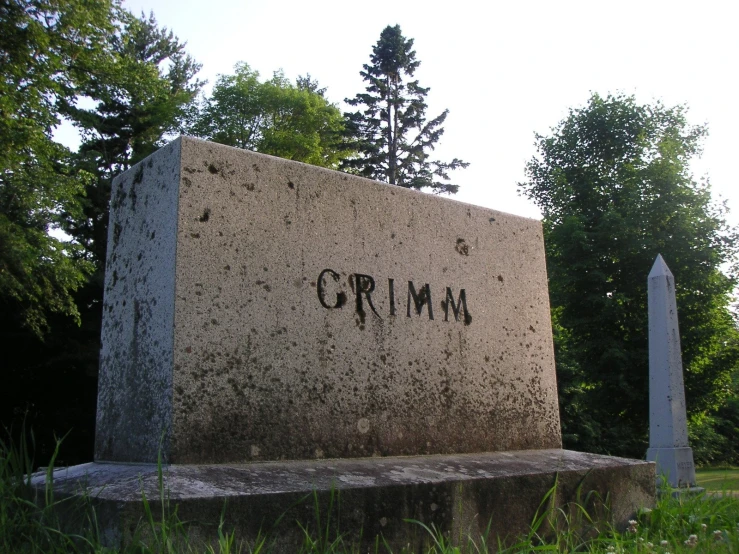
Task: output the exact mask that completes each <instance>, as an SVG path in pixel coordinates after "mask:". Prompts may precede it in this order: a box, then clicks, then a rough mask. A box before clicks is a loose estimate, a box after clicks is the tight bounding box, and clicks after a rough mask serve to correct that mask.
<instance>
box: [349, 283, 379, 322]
mask: <svg viewBox="0 0 739 554" xmlns="http://www.w3.org/2000/svg"><path fill="white" fill-rule="evenodd" d="M373 290H375V280H374V278H373V277H372V276H371V275H362V274H361V273H355V274H354V292H355V294H356V295H357V313H358V314H363V313H364V307H363V306H362V295H363V294H364V297H365V298H366V299H367V304H369V307H370V308H371V309H372V311H373V312H374V314H375V315H376V316H377V317H380V314H378V313H377V310H375V306H374V305H373V304H372V298H371V297H370V294H372V291H373ZM381 319H382V318H381Z"/></svg>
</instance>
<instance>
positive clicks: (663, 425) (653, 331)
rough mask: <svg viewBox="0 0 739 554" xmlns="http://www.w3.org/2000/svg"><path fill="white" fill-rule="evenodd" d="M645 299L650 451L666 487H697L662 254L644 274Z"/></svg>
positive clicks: (671, 288)
mask: <svg viewBox="0 0 739 554" xmlns="http://www.w3.org/2000/svg"><path fill="white" fill-rule="evenodd" d="M648 297H649V450H647V460H650V461H654V462H656V464H657V474H658V478H660V479H661V478H662V477H664V478H665V479H666V480H667V483H668V484H669V485H670V486H671V487H675V488H686V487H687V488H691V487H693V488H696V487H695V464H694V463H693V449H692V448H690V445H689V443H688V420H687V415H686V407H685V387H684V386H683V361H682V353H681V350H680V330H679V328H678V322H677V303H676V301H675V278H674V277H673V275H672V272H671V271H670V268H669V267H667V264H666V263H665V260H664V259H663V258H662V255H661V254H660V255H657V259H656V260H655V261H654V265H653V266H652V270H651V271H650V272H649V277H648Z"/></svg>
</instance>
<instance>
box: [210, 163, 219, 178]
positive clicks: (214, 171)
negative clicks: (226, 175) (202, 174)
mask: <svg viewBox="0 0 739 554" xmlns="http://www.w3.org/2000/svg"><path fill="white" fill-rule="evenodd" d="M208 171H210V172H211V173H212V174H213V175H215V174H216V173H218V168H217V167H216V166H214V165H213V164H210V165H209V166H208Z"/></svg>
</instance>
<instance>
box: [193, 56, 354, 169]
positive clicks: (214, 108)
mask: <svg viewBox="0 0 739 554" xmlns="http://www.w3.org/2000/svg"><path fill="white" fill-rule="evenodd" d="M324 92H325V89H319V88H318V84H317V83H315V82H314V81H312V80H311V79H310V76H308V77H300V78H298V81H297V84H295V85H293V84H291V83H290V82H289V81H288V80H287V79H286V78H285V76H284V75H283V74H282V73H281V72H276V73H275V74H274V76H273V77H272V79H270V80H269V81H265V82H261V81H260V80H259V73H257V72H256V71H254V70H252V69H251V68H250V67H249V66H248V65H247V64H245V63H239V64H237V65H236V67H235V68H234V74H233V75H221V76H219V78H218V80H217V82H216V84H215V86H214V88H213V93H212V95H211V96H210V97H209V98H205V99H203V101H202V103H201V106H200V110H199V113H197V114H196V115H195V116H194V117H193V118H192V119H193V121H192V123H191V124H190V125H189V126H188V127H186V131H187V132H188V133H189V134H192V135H194V136H197V137H200V138H204V139H207V140H211V141H214V142H218V143H221V144H227V145H229V146H235V147H237V148H245V149H249V150H254V151H256V152H261V153H263V154H271V155H273V156H280V157H282V158H286V159H289V160H296V161H300V162H305V163H309V164H312V165H318V166H321V167H328V168H334V169H335V168H336V167H338V164H339V162H340V161H341V160H342V159H343V158H345V157H346V156H347V155H348V154H349V151H348V150H347V149H346V146H345V145H344V143H343V138H342V137H343V131H344V120H343V118H342V116H341V113H340V112H339V110H338V108H337V107H336V106H335V105H333V104H331V103H330V102H329V101H328V100H326V98H324V96H323V93H324Z"/></svg>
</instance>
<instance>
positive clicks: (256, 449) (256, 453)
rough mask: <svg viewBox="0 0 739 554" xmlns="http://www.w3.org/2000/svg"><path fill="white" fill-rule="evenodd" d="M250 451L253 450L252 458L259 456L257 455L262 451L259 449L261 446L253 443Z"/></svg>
mask: <svg viewBox="0 0 739 554" xmlns="http://www.w3.org/2000/svg"><path fill="white" fill-rule="evenodd" d="M250 451H251V457H252V458H257V457H259V452H260V450H259V447H258V446H257V445H256V444H252V445H251V449H250Z"/></svg>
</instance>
